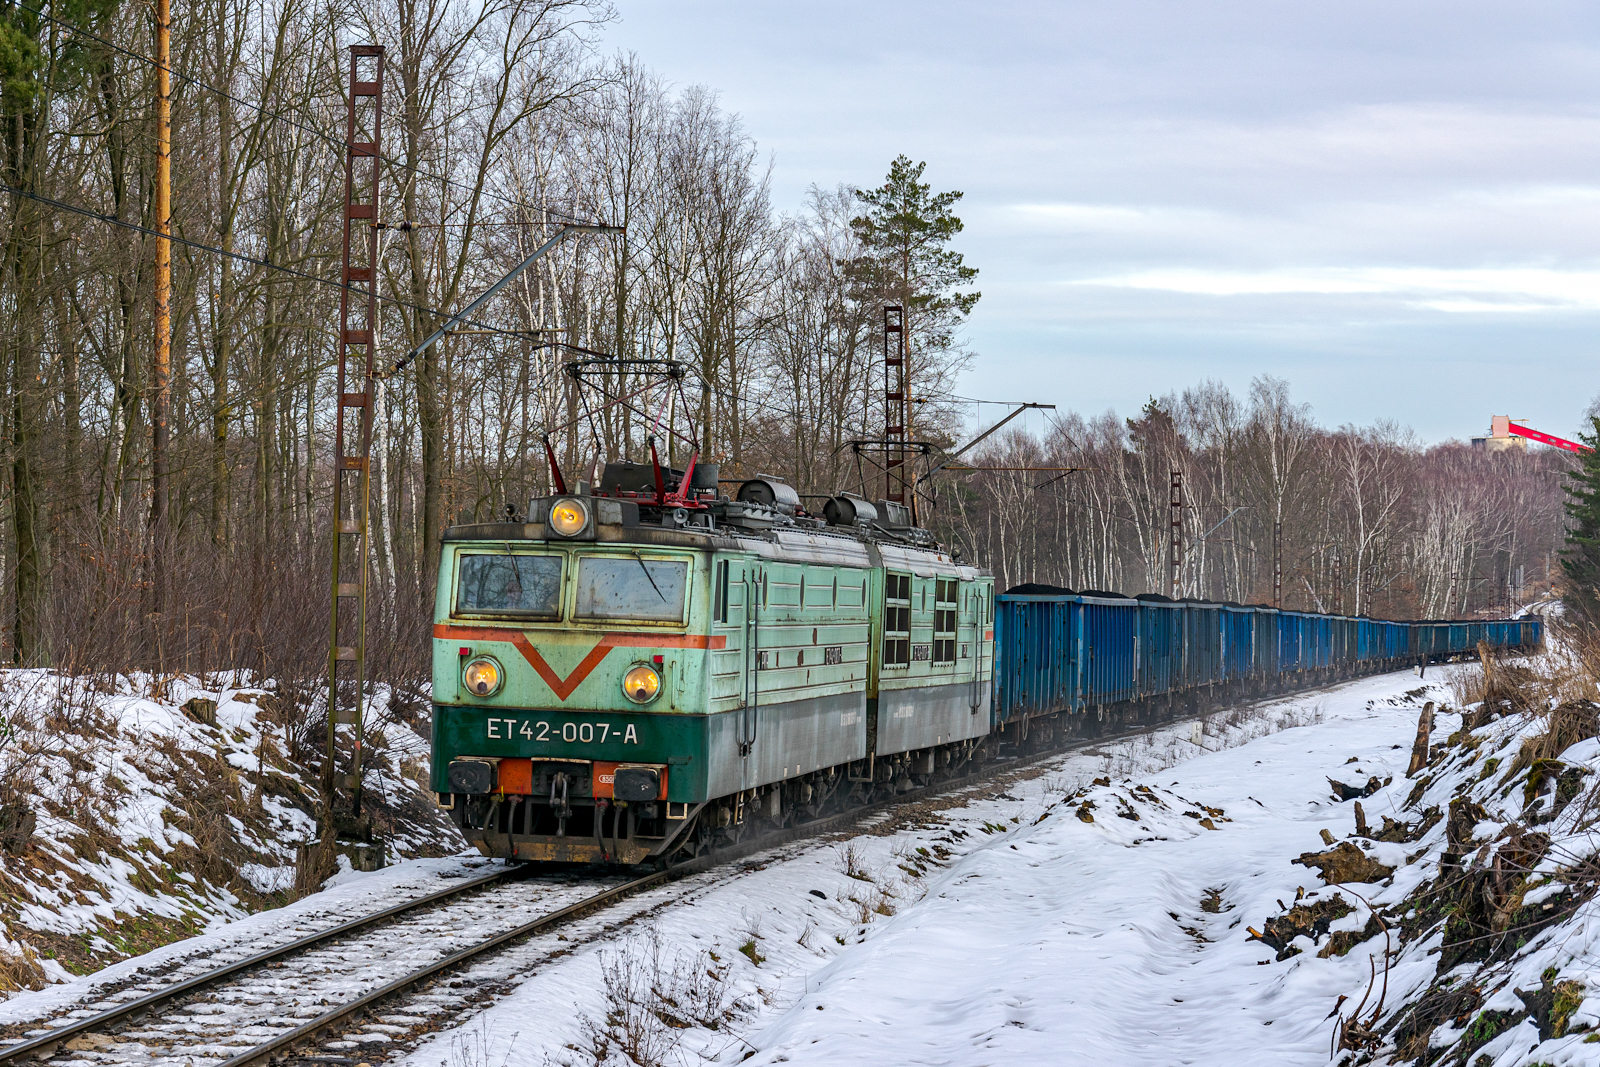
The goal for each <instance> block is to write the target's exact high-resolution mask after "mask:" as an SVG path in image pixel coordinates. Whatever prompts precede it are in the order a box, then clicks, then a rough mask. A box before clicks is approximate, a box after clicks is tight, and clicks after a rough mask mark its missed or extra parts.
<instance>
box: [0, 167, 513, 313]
mask: <svg viewBox="0 0 1600 1067" xmlns="http://www.w3.org/2000/svg"><path fill="white" fill-rule="evenodd" d="M0 192H7V193H10V194H11V195H13V196H20V197H24V198H26V199H28V200H34V201H37V202H38V203H41V204H47V205H49V206H50V207H53V208H58V209H60V210H62V211H68V212H71V213H72V214H74V215H82V216H83V217H85V218H90V219H95V220H97V221H99V222H107V223H110V224H111V225H113V226H121V227H123V228H125V229H129V230H134V231H136V232H138V233H143V234H148V235H149V236H151V237H159V238H160V239H162V240H164V241H171V242H173V243H174V244H180V245H183V246H184V247H186V248H193V249H196V250H198V251H201V252H213V253H215V254H217V255H219V256H227V257H228V258H229V259H233V260H237V261H238V262H240V263H248V264H250V265H252V266H256V267H265V268H267V269H269V270H275V271H279V272H281V273H284V274H288V275H291V276H293V277H296V278H303V279H305V280H306V281H311V282H316V283H317V284H318V285H326V286H329V287H331V288H334V289H348V290H349V291H351V292H353V293H361V294H362V295H365V294H366V290H365V289H362V288H360V287H358V286H353V285H349V284H347V283H345V282H339V281H334V280H333V279H332V278H324V277H322V276H321V275H319V274H312V273H311V272H310V271H303V270H297V269H296V268H294V267H286V266H284V265H283V264H281V263H274V262H272V261H271V260H269V259H258V258H256V257H255V256H247V255H245V254H244V253H242V252H230V251H228V250H227V249H226V248H218V247H217V246H215V245H208V244H205V243H203V242H200V241H193V240H190V239H189V238H187V237H179V236H178V235H177V234H170V235H169V234H164V233H160V232H158V231H157V230H155V229H154V228H153V227H150V226H141V225H140V224H139V223H137V222H129V221H128V220H127V219H119V218H117V217H116V216H115V215H107V214H105V213H103V212H100V211H95V210H93V209H92V208H86V207H81V206H79V205H77V204H69V203H67V202H66V201H65V200H57V199H55V198H54V197H50V196H45V195H44V194H43V193H35V192H31V191H29V190H27V189H19V188H17V187H16V186H14V185H5V184H3V183H0ZM377 299H379V300H380V301H383V302H384V303H386V304H393V305H394V306H396V307H403V308H407V309H409V310H411V311H418V312H421V313H423V314H425V315H441V316H448V314H449V313H448V312H445V311H440V310H439V309H438V308H430V307H425V306H423V305H421V304H413V303H411V302H410V301H409V300H401V299H400V298H399V297H395V296H384V295H383V294H381V293H380V294H378V297H377ZM461 321H462V322H464V323H467V324H468V325H470V326H475V327H477V328H478V329H480V330H483V331H485V332H487V333H494V334H503V335H505V336H507V337H525V336H527V334H528V331H527V330H502V329H498V328H496V327H494V326H490V325H488V324H487V323H482V322H475V321H473V320H472V319H462V320H461Z"/></svg>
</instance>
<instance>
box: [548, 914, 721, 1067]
mask: <svg viewBox="0 0 1600 1067" xmlns="http://www.w3.org/2000/svg"><path fill="white" fill-rule="evenodd" d="M714 964H715V960H714V959H713V958H712V957H711V955H710V953H707V952H701V953H699V954H698V955H696V956H693V957H691V956H686V955H683V954H681V953H673V954H671V955H670V956H669V955H668V953H667V951H666V950H665V948H664V947H663V946H662V943H661V938H660V937H659V936H658V935H657V934H655V933H654V932H651V933H648V934H645V935H643V936H642V937H636V938H632V939H630V940H628V941H627V942H625V943H624V944H623V945H622V947H621V948H620V949H617V950H616V951H602V952H601V953H600V975H601V982H602V984H603V987H604V990H605V996H606V1014H605V1018H604V1019H594V1018H592V1017H590V1016H587V1015H585V1016H584V1017H583V1018H582V1019H581V1020H580V1022H581V1025H582V1027H583V1030H584V1033H585V1036H586V1037H587V1038H588V1041H589V1048H588V1049H587V1050H585V1051H587V1052H588V1054H589V1055H590V1056H592V1057H593V1059H594V1063H595V1064H596V1065H597V1067H599V1065H602V1064H607V1063H611V1062H614V1061H615V1054H619V1053H620V1054H621V1056H623V1057H625V1058H626V1060H627V1061H630V1062H632V1063H633V1064H636V1065H637V1067H666V1065H667V1064H669V1063H673V1062H676V1061H677V1060H678V1059H679V1058H680V1057H679V1056H678V1049H679V1046H681V1045H682V1043H683V1038H684V1034H685V1032H686V1031H688V1030H691V1029H694V1028H697V1027H698V1028H704V1029H707V1030H719V1029H721V1028H722V1027H723V1026H724V1025H725V1024H726V1023H727V1022H728V1021H729V1020H730V1019H731V1018H732V1017H733V1007H732V1004H731V1002H730V998H729V990H728V971H727V968H723V969H721V970H718V969H717V968H716V967H715V966H714Z"/></svg>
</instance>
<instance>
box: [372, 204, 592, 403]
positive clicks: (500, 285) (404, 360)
mask: <svg viewBox="0 0 1600 1067" xmlns="http://www.w3.org/2000/svg"><path fill="white" fill-rule="evenodd" d="M623 230H624V227H621V226H612V225H609V224H607V223H603V222H596V223H578V222H571V223H566V224H564V225H562V226H561V227H560V228H559V229H557V230H556V232H555V234H554V235H553V236H552V237H551V238H550V239H549V240H548V241H546V242H545V243H544V244H542V245H540V246H539V247H538V248H536V249H534V250H533V253H532V254H531V255H530V256H528V258H527V259H524V260H523V261H522V262H521V263H518V264H517V265H516V266H515V267H513V268H512V269H511V272H510V273H509V274H507V275H506V276H505V277H504V278H501V279H500V280H499V281H497V282H495V283H494V284H493V285H491V286H489V288H487V289H485V290H484V291H483V293H482V294H481V295H480V296H479V297H478V298H477V299H476V300H474V301H473V302H472V303H470V304H468V305H467V306H466V307H464V308H462V309H461V310H460V311H458V312H456V313H455V314H454V315H451V316H450V318H448V319H447V320H445V324H444V325H443V326H441V327H439V328H438V329H437V330H435V331H433V333H432V334H430V335H429V337H428V339H427V340H426V341H424V342H422V343H421V344H420V345H418V346H417V347H415V348H413V349H412V350H411V351H409V352H407V353H406V354H405V355H403V356H401V357H400V358H399V359H397V360H395V361H394V366H393V367H390V368H389V370H388V371H387V372H385V373H384V375H383V377H385V378H387V377H388V376H389V375H391V374H395V373H397V372H399V371H402V370H404V369H405V367H406V364H408V363H410V362H411V361H412V360H414V359H416V358H417V357H418V356H420V355H421V354H422V353H424V352H426V351H427V350H428V349H429V348H430V347H431V346H432V345H433V344H434V342H436V341H438V340H439V338H441V337H443V336H444V335H445V334H447V333H449V332H450V328H451V327H452V326H454V325H455V324H456V323H458V322H460V321H461V320H463V319H465V318H467V317H468V316H469V315H471V314H472V313H473V312H474V311H477V310H478V309H479V308H480V307H482V306H483V305H484V304H486V303H488V302H489V301H490V300H491V299H492V298H493V297H494V295H495V294H496V293H498V292H499V291H500V290H502V289H504V288H505V287H506V286H508V285H510V284H511V283H512V282H514V281H516V280H517V277H518V276H519V275H521V274H522V272H523V271H525V270H527V269H528V268H529V267H531V266H533V265H534V264H535V263H537V262H538V261H539V260H541V259H543V258H544V257H545V255H546V254H547V253H548V252H549V251H550V250H551V249H552V248H554V247H555V246H556V245H558V244H560V243H561V242H562V241H564V240H566V238H567V237H568V236H570V235H571V234H575V233H622V232H623Z"/></svg>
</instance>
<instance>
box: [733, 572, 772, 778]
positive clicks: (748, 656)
mask: <svg viewBox="0 0 1600 1067" xmlns="http://www.w3.org/2000/svg"><path fill="white" fill-rule="evenodd" d="M763 578H764V576H763V575H761V574H760V573H758V571H757V568H755V567H750V568H749V569H748V570H746V571H745V583H744V642H743V643H744V700H743V706H742V707H741V708H740V710H739V755H741V756H748V755H749V754H750V752H751V750H752V749H753V748H755V744H756V731H757V728H758V726H759V725H760V716H761V667H762V662H761V659H762V657H763V656H765V655H766V653H765V652H762V651H761V618H760V612H761V590H762V587H763V585H764V584H765V582H764V580H763Z"/></svg>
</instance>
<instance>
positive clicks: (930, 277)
mask: <svg viewBox="0 0 1600 1067" xmlns="http://www.w3.org/2000/svg"><path fill="white" fill-rule="evenodd" d="M926 167H927V163H912V162H911V159H910V157H909V156H906V155H904V154H903V153H902V154H901V155H899V156H896V157H895V160H894V162H893V163H891V164H890V165H889V176H888V178H887V180H886V181H885V182H884V183H883V184H882V185H881V186H879V187H878V188H876V189H856V190H854V192H855V195H856V197H857V198H859V199H860V200H861V202H862V203H863V204H865V205H866V208H867V210H866V212H865V213H864V214H862V215H860V216H859V217H857V218H854V219H851V220H850V228H851V229H852V230H854V231H855V234H856V237H857V239H859V240H860V242H861V244H862V247H863V249H864V254H863V255H862V256H860V257H858V258H857V259H856V261H855V262H854V263H853V264H851V273H852V275H853V276H854V278H855V280H856V282H857V284H858V285H860V286H861V287H862V288H863V289H865V290H866V292H865V293H863V294H862V295H863V298H865V299H874V298H875V299H881V300H883V301H884V302H886V303H898V304H900V305H901V306H902V307H904V308H905V309H906V317H907V320H908V322H909V324H910V326H911V336H912V339H913V344H914V345H915V346H916V347H917V348H918V349H920V350H924V351H927V350H934V351H945V350H949V349H953V348H955V347H956V337H955V331H956V329H957V328H958V327H959V326H960V325H961V321H962V320H963V319H965V318H966V317H967V316H968V315H970V314H971V313H972V309H973V307H974V306H975V305H976V304H977V303H978V298H979V297H980V296H982V294H981V293H978V292H969V293H963V292H958V291H957V290H958V288H959V287H960V286H963V285H965V284H966V283H967V282H970V281H971V280H972V279H973V278H975V277H977V275H978V268H976V267H969V266H966V265H965V264H964V263H963V262H962V257H961V253H959V252H953V251H951V250H950V249H949V248H948V247H947V246H948V245H949V243H950V240H951V238H953V237H955V235H956V234H958V233H960V232H961V229H962V226H961V220H960V219H959V218H957V217H956V216H955V215H954V214H952V213H951V210H950V209H951V207H953V206H954V205H955V203H956V201H958V200H960V199H961V196H962V194H961V193H960V192H948V193H934V192H933V191H932V186H931V185H930V184H928V183H924V182H923V181H922V180H921V178H922V172H923V170H924V169H925V168H926Z"/></svg>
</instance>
